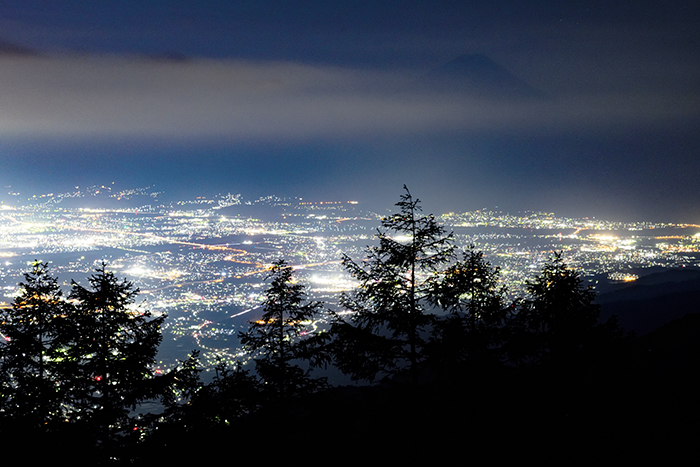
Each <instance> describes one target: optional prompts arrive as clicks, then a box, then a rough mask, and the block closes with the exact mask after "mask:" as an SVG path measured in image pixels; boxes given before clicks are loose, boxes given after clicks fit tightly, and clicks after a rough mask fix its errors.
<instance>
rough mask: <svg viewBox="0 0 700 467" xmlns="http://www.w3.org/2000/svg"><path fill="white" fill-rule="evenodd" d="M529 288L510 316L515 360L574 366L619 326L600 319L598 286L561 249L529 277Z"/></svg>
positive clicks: (511, 352) (512, 354)
mask: <svg viewBox="0 0 700 467" xmlns="http://www.w3.org/2000/svg"><path fill="white" fill-rule="evenodd" d="M527 291H528V295H529V297H528V298H527V299H525V300H521V301H520V304H519V307H518V311H517V315H516V316H515V318H514V319H513V321H512V325H513V326H512V330H513V335H512V336H511V341H512V342H511V344H510V354H511V358H512V359H513V360H514V361H519V362H521V363H528V364H552V365H554V366H555V367H560V368H563V367H567V366H568V367H571V366H574V365H575V364H576V361H577V360H578V359H579V358H580V357H581V355H582V353H583V352H585V351H588V350H590V348H591V346H592V345H593V344H594V343H595V342H597V341H600V340H601V338H602V339H605V336H604V335H605V334H610V333H617V332H618V331H617V326H616V325H615V322H614V320H613V321H611V322H610V323H608V324H607V325H599V323H598V320H599V316H600V307H599V306H598V305H597V304H596V303H594V300H595V292H594V291H593V290H592V289H591V287H586V286H584V285H583V280H582V279H581V276H580V275H579V273H578V272H577V271H575V270H573V269H571V268H569V267H568V266H567V265H566V263H565V262H564V260H563V258H562V256H561V253H555V254H554V256H553V257H552V258H551V259H550V260H549V261H548V262H547V263H546V264H545V265H544V268H543V269H542V273H541V274H540V275H538V276H536V277H535V279H534V280H532V281H529V282H528V283H527Z"/></svg>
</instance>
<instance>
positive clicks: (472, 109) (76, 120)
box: [0, 56, 699, 140]
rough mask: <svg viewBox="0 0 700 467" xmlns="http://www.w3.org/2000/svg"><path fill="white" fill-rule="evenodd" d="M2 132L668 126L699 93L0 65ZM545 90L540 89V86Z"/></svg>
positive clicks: (38, 60) (208, 134)
mask: <svg viewBox="0 0 700 467" xmlns="http://www.w3.org/2000/svg"><path fill="white" fill-rule="evenodd" d="M0 65H1V66H0V135H3V136H29V137H33V136H50V137H54V136H58V137H104V136H107V137H112V136H114V137H122V136H127V137H129V136H147V137H150V136H154V137H166V138H175V139H190V138H194V139H199V138H204V139H205V138H224V139H230V140H259V139H270V138H272V139H278V140H306V139H310V138H354V137H372V136H382V135H389V136H391V135H396V136H400V135H402V134H414V133H416V132H424V133H434V132H453V131H471V130H475V131H479V130H498V129H515V130H520V129H522V130H529V129H568V128H576V127H578V126H581V125H584V126H587V127H590V126H594V127H598V126H600V127H604V126H607V127H609V126H611V125H612V126H615V125H638V124H640V123H641V124H648V125H652V126H656V125H659V124H661V125H664V124H669V122H671V121H675V120H677V119H683V118H685V117H687V116H689V115H696V114H697V108H698V103H699V102H698V101H699V99H698V95H697V94H695V95H684V96H682V95H678V94H675V95H673V96H670V95H665V94H664V93H663V90H661V91H659V92H654V93H652V92H649V93H646V94H639V93H636V94H630V95H626V94H624V93H619V92H617V93H614V94H611V93H608V94H601V93H584V94H576V95H571V96H567V97H561V96H559V97H557V98H551V99H546V100H537V101H506V100H500V101H499V100H489V101H487V100H479V99H476V98H474V97H470V96H468V95H465V94H462V93H460V92H457V91H443V92H437V91H435V90H432V89H428V88H427V87H424V86H423V87H422V86H418V85H415V82H414V81H413V80H414V79H415V78H414V77H412V75H411V73H409V72H405V73H404V72H401V71H397V70H391V71H377V70H360V69H351V68H341V67H331V66H320V65H303V64H298V63H292V62H246V61H237V60H208V59H207V60H188V61H156V60H146V59H133V58H124V57H104V56H102V57H98V56H63V57H2V58H0ZM545 92H546V90H545Z"/></svg>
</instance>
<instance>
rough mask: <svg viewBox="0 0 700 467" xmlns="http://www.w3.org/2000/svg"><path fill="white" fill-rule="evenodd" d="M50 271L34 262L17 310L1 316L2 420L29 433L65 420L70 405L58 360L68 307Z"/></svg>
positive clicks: (15, 305)
mask: <svg viewBox="0 0 700 467" xmlns="http://www.w3.org/2000/svg"><path fill="white" fill-rule="evenodd" d="M47 266H48V265H47V263H40V262H35V263H34V265H33V267H32V270H31V272H28V273H25V274H24V282H20V284H19V289H20V294H19V295H18V296H17V297H16V298H15V300H14V301H13V303H12V308H7V309H2V310H1V311H0V313H1V314H0V334H2V336H3V337H4V339H2V340H0V378H2V386H1V388H0V391H2V415H3V416H4V417H8V418H11V419H13V420H14V422H15V423H16V424H17V425H24V426H26V427H27V428H38V427H41V426H42V425H44V424H48V423H49V422H50V421H51V420H52V419H61V418H62V413H63V407H62V405H63V404H64V403H65V402H66V401H65V400H63V397H64V393H63V391H65V381H62V380H61V378H60V377H59V375H58V367H57V365H58V362H57V359H58V358H59V357H60V352H61V345H60V334H61V333H62V332H63V331H64V328H65V324H64V321H65V313H66V312H67V307H66V303H65V301H64V300H63V294H62V292H61V289H60V287H59V285H58V283H57V281H56V278H55V277H51V276H50V275H49V273H48V267H47Z"/></svg>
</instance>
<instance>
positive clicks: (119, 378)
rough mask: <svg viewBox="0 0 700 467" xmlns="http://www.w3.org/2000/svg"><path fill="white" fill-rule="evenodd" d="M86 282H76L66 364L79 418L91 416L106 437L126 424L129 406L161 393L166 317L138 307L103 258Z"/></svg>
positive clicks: (100, 435) (130, 291)
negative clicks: (159, 366) (159, 361)
mask: <svg viewBox="0 0 700 467" xmlns="http://www.w3.org/2000/svg"><path fill="white" fill-rule="evenodd" d="M88 282H89V284H90V288H86V287H83V286H81V285H79V284H77V283H75V282H73V289H72V291H71V293H70V295H69V298H70V299H71V300H74V301H75V305H74V306H75V311H74V312H73V313H71V314H69V315H68V317H67V327H68V329H67V331H68V332H69V334H68V335H67V336H66V341H65V342H64V344H65V346H66V348H65V358H66V359H67V362H68V363H67V364H65V365H62V366H63V367H64V368H65V369H66V370H68V371H69V372H70V380H71V387H70V388H69V393H70V397H71V399H72V408H73V411H74V412H75V417H76V418H78V419H86V420H88V422H89V423H90V424H91V425H92V426H93V427H94V428H95V430H96V434H97V436H98V439H101V440H102V441H103V442H106V441H107V440H109V439H110V438H111V437H112V435H113V433H115V432H118V431H120V430H123V429H125V428H127V427H128V417H127V416H128V413H129V410H130V409H133V408H134V407H135V406H136V405H137V404H138V403H140V402H142V401H144V400H146V399H149V398H154V397H156V396H157V395H158V394H157V391H156V385H155V384H154V377H155V375H154V369H153V366H154V364H155V357H156V353H157V351H158V345H159V344H160V341H161V339H162V336H161V331H160V326H161V324H162V323H163V320H164V319H165V316H160V317H157V318H155V317H153V316H152V315H151V313H150V311H148V310H143V309H141V308H140V307H134V306H133V305H134V301H135V297H136V295H137V293H138V289H135V288H134V286H133V284H132V283H131V282H129V281H127V280H125V279H124V280H121V281H120V280H119V279H117V277H116V276H115V275H114V274H113V273H112V272H110V271H107V269H106V265H105V264H104V263H103V264H102V265H101V266H100V267H98V268H97V269H96V273H95V274H93V275H92V276H90V277H89V278H88Z"/></svg>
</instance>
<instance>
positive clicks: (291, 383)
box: [239, 260, 326, 402]
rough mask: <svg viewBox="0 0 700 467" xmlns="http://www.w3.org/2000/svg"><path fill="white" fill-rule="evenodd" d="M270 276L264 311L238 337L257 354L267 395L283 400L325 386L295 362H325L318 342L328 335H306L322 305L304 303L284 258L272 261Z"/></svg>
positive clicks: (300, 286) (256, 363)
mask: <svg viewBox="0 0 700 467" xmlns="http://www.w3.org/2000/svg"><path fill="white" fill-rule="evenodd" d="M267 278H268V279H271V282H270V286H269V288H268V289H267V291H266V292H265V301H264V302H263V309H264V313H263V315H262V317H261V318H260V319H259V320H257V321H252V322H251V323H250V329H249V330H248V331H247V332H245V333H241V334H240V336H239V337H240V339H241V344H243V346H244V348H245V349H246V350H247V351H248V352H251V353H253V354H254V355H256V358H255V368H256V371H257V373H258V376H259V377H260V378H261V379H262V381H263V384H264V387H265V388H266V392H267V394H269V396H270V398H271V399H273V400H275V401H278V402H284V401H286V400H288V399H290V398H293V397H297V396H300V395H303V394H308V393H311V392H314V391H316V390H318V389H320V388H323V387H325V385H326V382H325V378H322V379H317V378H313V377H312V376H311V375H310V371H309V370H308V369H304V368H302V367H301V366H299V365H298V364H297V363H295V362H296V361H300V360H308V361H309V362H310V363H311V364H317V363H323V362H324V361H325V356H324V354H323V353H322V352H320V351H318V348H319V347H318V346H317V345H316V344H318V345H321V344H322V343H323V341H324V340H325V334H316V335H313V336H309V335H306V333H307V331H306V330H307V326H308V324H309V323H310V322H311V321H312V320H313V318H314V316H315V315H316V313H318V311H319V310H320V309H321V307H322V304H321V303H319V302H307V303H304V302H305V300H306V298H305V292H304V286H303V285H302V284H295V283H293V281H292V267H291V266H288V265H287V264H286V263H285V261H284V260H278V261H276V262H275V263H273V265H272V268H271V269H270V273H269V275H268V277H267Z"/></svg>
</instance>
